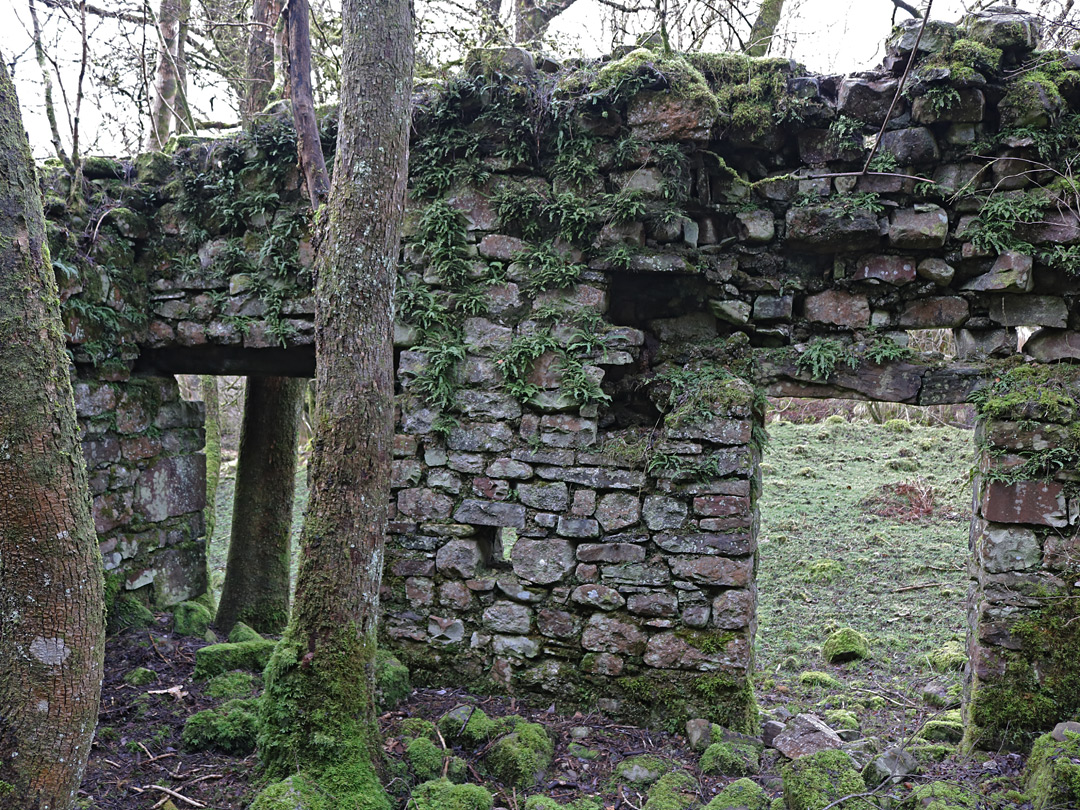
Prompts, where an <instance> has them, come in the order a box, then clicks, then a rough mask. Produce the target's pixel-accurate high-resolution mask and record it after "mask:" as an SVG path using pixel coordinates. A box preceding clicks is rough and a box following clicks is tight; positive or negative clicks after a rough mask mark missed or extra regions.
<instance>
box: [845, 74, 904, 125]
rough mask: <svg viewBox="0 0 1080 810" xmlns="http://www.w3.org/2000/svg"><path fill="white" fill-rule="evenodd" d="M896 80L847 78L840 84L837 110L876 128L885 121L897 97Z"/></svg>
mask: <svg viewBox="0 0 1080 810" xmlns="http://www.w3.org/2000/svg"><path fill="white" fill-rule="evenodd" d="M896 86H897V81H896V79H891V78H890V79H880V80H876V81H874V80H870V79H858V78H847V79H844V80H843V81H842V82H841V83H840V92H839V94H838V95H837V100H836V108H837V111H838V112H841V113H843V114H844V115H848V116H851V117H852V118H857V119H858V120H860V121H865V122H866V123H868V124H873V125H875V126H878V125H880V124H881V123H882V122H883V121H884V120H885V115H886V113H888V111H889V106H890V105H891V104H892V103H893V99H894V98H895V97H896Z"/></svg>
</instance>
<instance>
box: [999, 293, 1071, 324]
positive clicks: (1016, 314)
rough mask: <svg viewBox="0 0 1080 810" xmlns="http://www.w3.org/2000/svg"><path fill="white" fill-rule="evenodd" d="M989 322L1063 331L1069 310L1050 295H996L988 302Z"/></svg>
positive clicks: (1060, 299)
mask: <svg viewBox="0 0 1080 810" xmlns="http://www.w3.org/2000/svg"><path fill="white" fill-rule="evenodd" d="M990 320H992V321H994V322H996V323H1000V324H1002V325H1003V326H1048V327H1051V328H1056V329H1064V328H1065V327H1066V325H1068V322H1069V308H1068V307H1067V306H1066V304H1065V299H1064V298H1058V297H1057V296H1050V295H998V296H994V297H993V298H992V299H991V302H990Z"/></svg>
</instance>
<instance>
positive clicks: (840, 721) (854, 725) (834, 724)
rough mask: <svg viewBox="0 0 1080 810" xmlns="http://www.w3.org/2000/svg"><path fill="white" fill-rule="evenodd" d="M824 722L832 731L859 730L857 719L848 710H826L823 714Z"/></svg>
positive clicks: (853, 713)
mask: <svg viewBox="0 0 1080 810" xmlns="http://www.w3.org/2000/svg"><path fill="white" fill-rule="evenodd" d="M825 722H826V723H828V724H829V726H830V727H831V728H833V729H847V730H849V731H857V730H858V728H859V718H858V717H856V716H855V712H853V711H851V710H849V709H828V710H827V711H826V712H825Z"/></svg>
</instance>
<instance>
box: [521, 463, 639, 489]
mask: <svg viewBox="0 0 1080 810" xmlns="http://www.w3.org/2000/svg"><path fill="white" fill-rule="evenodd" d="M536 474H537V475H538V476H540V477H541V478H544V479H547V480H556V481H559V480H561V481H565V482H566V483H568V484H581V485H582V486H586V487H594V488H596V489H640V488H641V487H643V486H644V485H645V474H644V473H642V472H639V471H637V470H611V469H603V468H594V467H570V468H566V469H560V468H558V467H537V468H536Z"/></svg>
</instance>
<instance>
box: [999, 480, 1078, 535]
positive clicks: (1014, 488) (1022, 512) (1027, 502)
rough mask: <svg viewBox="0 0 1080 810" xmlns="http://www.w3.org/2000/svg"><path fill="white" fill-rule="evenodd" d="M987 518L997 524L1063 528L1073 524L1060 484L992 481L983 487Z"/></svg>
mask: <svg viewBox="0 0 1080 810" xmlns="http://www.w3.org/2000/svg"><path fill="white" fill-rule="evenodd" d="M981 513H982V516H983V518H985V519H986V520H989V521H992V522H994V523H1028V524H1032V525H1035V526H1053V527H1056V528H1061V527H1063V526H1067V525H1069V513H1068V510H1067V505H1066V501H1065V493H1064V491H1063V487H1062V485H1061V484H1060V483H1058V482H1056V481H1019V482H1017V483H1015V484H1006V483H1003V482H1001V481H992V482H989V483H986V484H985V485H984V486H983V490H982V498H981Z"/></svg>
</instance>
